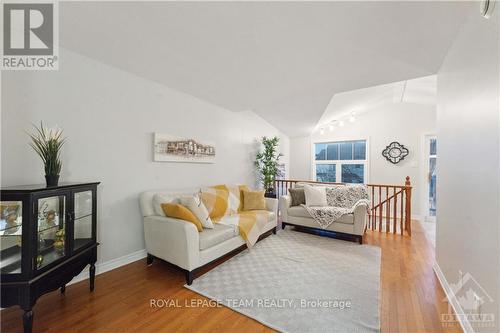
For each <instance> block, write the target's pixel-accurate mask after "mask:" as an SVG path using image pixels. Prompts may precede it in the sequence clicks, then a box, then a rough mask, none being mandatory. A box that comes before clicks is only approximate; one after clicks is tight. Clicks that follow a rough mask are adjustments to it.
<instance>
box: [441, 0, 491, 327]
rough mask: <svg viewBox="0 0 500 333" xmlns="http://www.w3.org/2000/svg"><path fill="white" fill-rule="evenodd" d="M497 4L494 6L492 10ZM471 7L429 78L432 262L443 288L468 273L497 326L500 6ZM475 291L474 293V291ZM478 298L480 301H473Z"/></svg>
mask: <svg viewBox="0 0 500 333" xmlns="http://www.w3.org/2000/svg"><path fill="white" fill-rule="evenodd" d="M497 6H498V4H497ZM475 9H476V7H475V6H474V7H473V9H471V15H470V17H469V20H468V21H467V22H466V24H465V25H464V26H463V28H462V30H461V32H460V33H459V35H458V36H457V39H456V41H455V43H454V44H453V46H452V47H451V48H450V50H449V53H448V55H447V56H446V58H445V59H444V62H443V65H442V67H441V69H440V70H439V72H438V77H437V93H438V107H437V114H438V117H437V129H438V136H439V147H438V154H439V160H438V169H437V172H438V183H437V198H438V200H437V202H438V206H437V214H438V215H437V235H436V254H437V263H438V264H439V267H440V268H441V271H442V272H443V274H444V276H445V278H446V280H447V281H448V282H449V283H457V282H458V281H459V276H460V273H459V271H462V273H463V274H466V273H470V274H472V276H473V277H474V278H475V279H476V280H477V282H478V283H479V284H480V285H481V286H482V287H483V288H484V289H485V290H486V291H487V293H488V294H489V295H490V296H491V297H492V298H493V299H494V302H493V303H490V302H489V301H488V300H486V303H485V304H484V305H483V306H482V310H481V312H482V313H493V314H495V316H496V318H495V319H496V328H491V327H490V328H480V327H473V329H474V330H476V331H488V332H498V331H499V328H500V322H499V321H500V306H499V304H500V303H499V301H500V208H499V205H500V194H499V191H500V188H499V186H500V185H499V183H500V175H499V173H500V163H499V158H500V143H499V135H500V123H499V121H500V117H499V112H500V100H499V96H500V84H499V75H500V63H499V62H500V51H499V47H500V8H495V12H494V16H493V17H492V18H491V19H489V20H486V19H483V18H482V17H481V16H480V15H479V14H478V13H477V12H476V10H475ZM476 290H477V288H476ZM481 297H483V296H481Z"/></svg>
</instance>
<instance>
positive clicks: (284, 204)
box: [279, 195, 292, 222]
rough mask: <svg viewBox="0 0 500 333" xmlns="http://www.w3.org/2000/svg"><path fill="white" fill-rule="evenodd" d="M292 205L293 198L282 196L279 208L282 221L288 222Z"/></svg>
mask: <svg viewBox="0 0 500 333" xmlns="http://www.w3.org/2000/svg"><path fill="white" fill-rule="evenodd" d="M291 205H292V197H290V196H289V195H282V196H281V197H280V202H279V207H280V213H281V220H282V221H285V222H286V221H287V220H288V208H290V206H291Z"/></svg>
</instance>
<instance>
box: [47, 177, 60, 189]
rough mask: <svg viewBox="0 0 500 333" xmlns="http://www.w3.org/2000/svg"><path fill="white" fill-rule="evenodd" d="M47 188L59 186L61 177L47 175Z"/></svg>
mask: <svg viewBox="0 0 500 333" xmlns="http://www.w3.org/2000/svg"><path fill="white" fill-rule="evenodd" d="M45 181H46V182H47V187H53V186H57V184H59V175H45Z"/></svg>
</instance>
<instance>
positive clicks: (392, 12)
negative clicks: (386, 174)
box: [59, 1, 472, 136]
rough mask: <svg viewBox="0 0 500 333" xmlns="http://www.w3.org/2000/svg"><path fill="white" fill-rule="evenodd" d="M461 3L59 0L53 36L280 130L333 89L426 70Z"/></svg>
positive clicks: (445, 43)
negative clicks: (254, 116)
mask: <svg viewBox="0 0 500 333" xmlns="http://www.w3.org/2000/svg"><path fill="white" fill-rule="evenodd" d="M471 6H472V5H471V4H470V3H464V2H426V1H422V2H406V1H403V2H371V1H367V2H314V3H306V2H214V3H210V2H61V3H60V9H59V10H60V44H61V46H63V47H66V48H68V49H71V50H74V51H76V52H79V53H81V54H84V55H87V56H89V57H92V58H94V59H97V60H99V61H101V62H104V63H107V64H110V65H113V66H115V67H118V68H121V69H124V70H126V71H129V72H132V73H134V74H136V75H139V76H142V77H145V78H148V79H151V80H154V81H156V82H159V83H162V84H164V85H166V86H168V87H171V88H173V89H176V90H180V91H183V92H185V93H188V94H190V95H193V96H196V97H199V98H202V99H204V100H207V101H209V102H212V103H214V104H217V105H220V106H222V107H225V108H227V109H229V110H232V111H235V112H238V111H243V110H251V111H254V112H255V113H257V114H259V115H260V116H261V117H262V118H264V119H266V120H267V121H269V122H270V123H271V124H273V125H275V126H276V127H277V128H279V129H280V130H281V131H283V132H284V133H285V134H287V135H290V136H300V135H306V134H309V133H310V132H311V130H312V129H313V128H314V127H315V125H316V124H317V122H318V120H319V119H320V118H321V116H322V114H323V113H324V111H325V109H326V107H327V105H328V103H329V101H330V100H331V98H332V96H334V95H335V94H337V93H339V92H345V91H349V90H354V89H359V88H364V87H369V86H374V85H379V84H384V83H389V82H396V81H402V80H407V79H411V78H416V77H422V76H426V75H430V74H435V73H436V72H437V70H438V69H439V67H440V65H441V63H442V60H443V59H444V57H445V55H446V52H447V50H448V48H449V47H450V45H451V43H452V42H453V40H454V37H455V35H456V33H457V31H458V29H459V28H460V25H461V23H462V22H463V20H464V17H465V16H466V15H467V13H469V12H470V11H471V9H472V8H471Z"/></svg>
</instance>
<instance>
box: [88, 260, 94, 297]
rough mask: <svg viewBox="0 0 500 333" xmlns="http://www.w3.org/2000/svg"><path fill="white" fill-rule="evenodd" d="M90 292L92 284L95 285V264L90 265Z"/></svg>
mask: <svg viewBox="0 0 500 333" xmlns="http://www.w3.org/2000/svg"><path fill="white" fill-rule="evenodd" d="M89 273H90V291H94V283H95V263H92V264H90V269H89Z"/></svg>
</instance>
